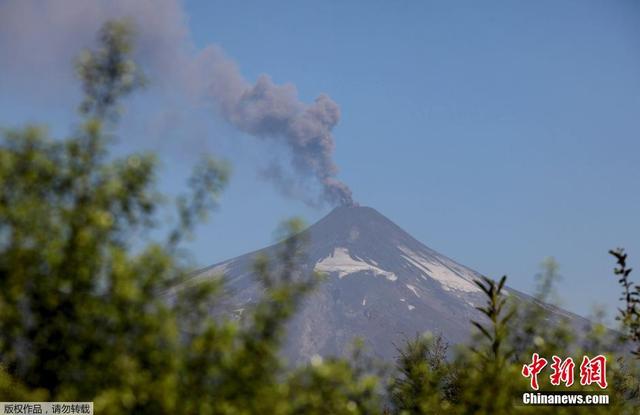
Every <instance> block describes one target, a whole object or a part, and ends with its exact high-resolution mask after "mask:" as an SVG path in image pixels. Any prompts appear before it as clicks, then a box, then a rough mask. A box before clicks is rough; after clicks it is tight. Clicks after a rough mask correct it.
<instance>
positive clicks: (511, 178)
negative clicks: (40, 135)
mask: <svg viewBox="0 0 640 415" xmlns="http://www.w3.org/2000/svg"><path fill="white" fill-rule="evenodd" d="M9 3H11V2H9ZM70 3H73V2H70ZM121 3H123V4H124V6H122V10H125V11H127V10H128V9H127V7H129V6H127V2H126V1H122V2H121ZM143 3H144V2H143ZM161 3H162V5H161V6H159V7H160V8H161V7H165V6H166V8H167V15H171V16H173V15H174V14H175V15H178V18H177V21H179V23H180V24H178V25H177V26H176V27H178V29H180V30H183V31H184V32H185V33H181V34H180V36H182V37H181V38H180V39H183V40H184V39H187V40H186V42H187V43H189V48H191V49H193V50H195V51H199V50H202V49H205V48H207V47H208V46H209V45H211V44H216V45H218V46H219V47H221V48H223V49H224V51H225V54H226V55H227V56H228V57H229V58H230V59H232V60H233V61H235V62H236V64H237V65H238V68H239V70H240V72H241V73H242V75H243V76H244V77H245V78H246V79H247V80H248V81H249V82H254V81H255V80H256V79H257V78H258V76H259V75H261V74H268V75H269V76H270V77H271V78H272V79H273V81H274V82H275V83H277V84H282V83H287V82H289V83H292V84H295V86H296V88H297V91H298V94H299V98H300V99H301V100H302V101H304V102H306V103H310V102H312V101H313V100H314V99H315V97H316V96H318V94H320V93H326V94H328V95H329V96H330V97H331V99H333V100H334V101H335V102H336V103H337V104H338V105H339V107H340V111H341V119H340V122H339V123H338V125H337V126H336V127H335V128H334V130H333V135H334V137H335V144H336V147H335V153H334V159H335V162H336V164H337V165H338V166H339V169H340V170H339V175H338V177H339V178H340V179H341V180H343V181H344V182H346V183H348V184H349V186H350V187H351V189H352V190H353V193H354V197H355V199H356V200H357V201H358V202H359V203H361V204H362V205H366V206H371V207H374V208H376V209H377V210H378V211H380V212H381V213H383V214H384V215H386V216H387V217H389V218H390V219H391V220H393V221H395V222H396V223H397V224H399V225H400V226H401V227H403V228H404V229H405V230H407V231H409V233H411V234H412V235H413V236H415V237H416V238H417V239H419V240H420V241H422V242H424V243H425V244H427V245H428V246H430V247H431V248H433V249H435V250H437V251H440V252H441V253H444V254H445V255H448V256H450V257H452V258H453V259H455V260H457V261H459V262H460V263H462V264H465V265H467V266H469V267H471V268H474V269H476V270H477V271H479V272H482V273H484V274H487V275H491V276H494V277H498V276H500V275H502V274H507V275H508V276H509V284H510V285H511V286H512V287H514V288H517V289H521V290H523V291H525V292H530V291H531V290H532V286H533V275H534V274H536V273H537V272H538V271H539V264H540V262H541V261H542V260H543V259H544V258H545V257H547V256H554V257H555V258H556V259H557V260H558V262H559V263H560V271H561V274H562V276H563V278H562V281H561V283H560V286H559V295H560V297H561V299H562V300H563V302H562V305H564V306H565V307H567V308H568V309H570V310H572V311H576V312H579V313H581V314H589V313H590V311H591V308H592V306H593V305H594V304H600V305H604V306H605V307H606V309H607V310H608V314H609V315H610V316H611V315H612V314H614V313H615V307H616V304H617V298H618V291H619V289H618V287H617V285H616V284H615V279H614V277H613V276H612V273H611V269H612V266H613V261H612V259H611V258H609V256H608V255H607V250H608V249H610V248H612V247H616V246H624V247H626V248H627V250H628V251H629V253H630V256H631V261H632V265H637V264H640V220H639V218H638V212H640V191H639V190H640V189H639V183H640V164H639V158H640V141H639V140H638V134H639V132H640V24H639V23H640V4H639V3H637V2H634V1H606V2H605V1H562V2H558V1H536V2H522V1H509V2H506V1H505V2H502V1H488V2H483V3H482V6H481V7H480V6H479V4H478V3H477V2H472V1H465V2H463V1H459V2H423V1H396V2H390V1H388V2H371V1H366V2H365V1H350V2H340V1H326V2H300V1H290V2H277V3H276V4H271V3H269V4H268V2H264V1H262V2H259V1H255V2H244V1H242V2H240V1H238V2H229V1H186V2H184V3H180V2H174V1H171V0H166V1H163V2H161ZM167 5H168V6H167ZM54 7H55V6H54ZM176 10H177V11H176ZM5 11H6V10H5ZM87 13H94V11H87ZM100 13H105V12H103V11H100ZM100 13H98V12H95V13H94V15H95V16H98V17H100V16H102V14H100ZM0 14H1V13H0ZM70 14H71V13H67V14H64V13H62V14H61V17H60V21H66V20H65V19H73V18H74V17H73V16H69V15H70ZM14 15H16V14H14ZM6 16H8V13H7V14H5V19H6V18H7V17H6ZM98 17H96V19H97V18H98ZM21 18H24V17H21ZM1 20H2V19H1V18H0V21H1ZM52 20H53V19H52ZM152 23H153V21H152ZM152 23H146V24H147V25H151V24H152ZM34 24H35V23H34ZM68 26H69V25H68V24H67V25H65V27H68ZM80 26H82V27H81V28H80V29H78V30H79V31H85V32H86V31H88V30H89V28H90V25H88V24H85V25H78V27H80ZM85 26H86V27H85ZM34 27H35V26H34ZM38 27H39V26H38ZM145 27H150V26H145ZM165 27H166V26H163V28H162V29H158V30H164V28H165ZM178 29H176V32H180V30H178ZM33 30H34V31H37V30H45V29H33ZM50 30H52V31H53V30H56V26H55V24H52V25H51V27H50ZM145 30H146V29H145ZM154 30H156V29H154ZM85 32H82V33H85ZM171 33H173V32H171ZM88 36H89V37H90V38H91V37H92V36H93V34H91V33H89V34H88ZM172 36H173V35H172ZM176 36H177V35H176ZM2 37H4V39H2ZM10 37H11V38H15V39H22V40H23V41H24V42H25V43H20V42H18V41H15V42H14V41H13V40H9V39H10ZM43 38H45V37H43ZM63 39H64V38H63ZM145 39H146V38H145ZM149 39H152V40H153V39H156V37H149ZM29 41H30V37H29V36H25V35H24V33H23V34H22V35H21V36H14V34H12V33H11V32H10V31H9V30H4V31H2V30H0V59H3V58H4V59H8V58H12V57H13V56H14V55H15V54H17V53H19V52H18V48H17V46H16V45H18V46H19V45H25V44H29V43H28V42H29ZM145 42H146V41H145ZM59 43H60V44H59V45H57V46H59V47H60V48H61V50H62V49H64V48H65V47H67V45H68V44H69V42H63V41H60V42H59ZM145 45H147V44H146V43H145ZM168 45H169V46H167V44H161V45H160V46H158V48H159V49H161V48H167V47H171V45H172V44H171V43H168ZM57 46H56V47H57ZM147 46H148V45H147ZM153 47H155V46H153ZM153 47H152V48H151V49H153ZM3 48H4V50H3ZM69 48H70V46H69ZM64 51H65V53H67V54H69V53H72V52H73V51H71V50H67V49H64ZM12 54H13V55H12ZM43 55H44V54H43ZM56 56H62V57H65V56H67V55H65V54H64V53H60V54H58V55H56ZM69 56H70V55H69ZM153 56H155V55H153ZM27 58H29V59H31V58H30V57H24V56H21V57H19V58H17V59H15V61H16V62H13V63H9V65H10V66H11V69H10V70H8V71H4V72H5V73H4V75H0V77H2V78H4V79H0V89H1V90H2V94H0V125H5V126H7V125H13V126H15V125H20V124H22V123H24V122H26V121H33V120H38V121H43V122H47V123H49V124H50V125H51V126H52V130H53V132H54V133H56V134H63V133H64V132H66V131H68V130H69V128H70V127H71V126H72V125H73V105H74V102H77V97H78V91H77V88H76V89H73V88H74V87H73V86H70V85H74V84H73V83H72V82H73V81H72V80H71V79H70V78H69V79H67V78H64V77H63V76H62V75H60V76H56V75H55V74H56V73H60V74H62V73H66V72H68V69H69V65H68V64H64V63H63V62H62V60H60V59H53V58H52V59H51V60H50V61H42V65H48V66H47V70H46V71H42V67H39V69H40V72H39V71H25V70H24V67H22V68H21V66H20V65H23V66H26V65H27V64H29V63H30V62H31V61H30V60H29V59H27ZM34 59H35V58H34ZM154 59H155V58H154ZM12 60H13V59H12ZM66 61H68V59H66ZM6 62H9V60H7V61H6ZM35 62H38V60H37V59H36V60H35ZM155 62H156V63H157V62H158V60H157V59H156V60H155ZM33 65H34V64H33V63H31V66H32V67H33ZM65 65H66V66H65ZM56 68H57V69H60V71H59V72H56V71H55V70H53V69H56ZM50 69H51V70H52V72H51V74H52V75H49V76H50V77H51V79H50V80H48V81H47V82H44V81H43V80H42V78H43V76H44V77H45V78H46V73H48V72H50ZM151 72H152V75H154V74H155V73H154V68H151ZM43 73H44V74H45V75H43ZM151 81H152V82H151V85H150V87H149V88H148V90H146V91H144V92H143V93H141V94H139V95H138V96H137V97H135V98H133V99H132V100H131V101H130V102H129V104H130V105H129V109H128V112H127V114H126V115H125V116H124V118H123V121H122V126H121V130H120V135H121V136H122V137H126V139H124V140H122V141H121V143H120V144H119V151H121V152H124V151H128V150H130V149H139V148H145V149H149V148H150V149H153V150H156V151H159V152H160V155H161V157H162V160H163V174H162V175H161V186H162V188H163V189H165V190H167V191H168V192H171V193H175V192H177V191H179V190H180V189H181V187H182V183H183V180H184V177H185V175H186V172H187V171H188V169H189V167H190V165H191V164H192V163H193V162H194V161H195V160H196V159H197V156H198V155H199V154H201V153H202V152H205V151H209V152H213V153H215V154H216V155H218V156H220V157H224V158H227V159H229V160H230V161H231V162H232V164H233V170H234V172H233V176H232V180H231V183H230V186H229V188H228V190H227V191H226V193H225V194H224V196H223V198H222V200H221V206H220V208H219V210H218V212H217V213H216V214H215V215H214V216H213V218H212V220H211V222H210V223H209V224H207V225H205V226H203V227H201V228H200V229H199V231H198V234H197V236H196V238H195V240H194V241H193V242H192V243H191V244H190V247H191V248H192V250H193V252H194V256H195V258H196V260H197V261H198V263H199V264H201V265H207V264H210V263H214V262H217V261H220V260H223V259H226V258H228V257H231V256H235V255H239V254H242V253H245V252H247V251H250V250H253V249H258V248H260V247H262V246H264V245H266V244H268V243H270V242H271V241H272V240H273V230H274V229H275V228H276V226H277V224H278V223H279V221H281V220H282V219H284V218H286V217H289V216H292V215H298V216H302V217H303V218H304V219H306V221H307V222H309V223H311V222H314V221H315V220H317V219H319V218H320V217H322V216H323V215H325V214H326V213H327V212H329V211H330V209H331V208H330V207H329V206H325V207H323V208H311V207H309V206H307V205H305V204H304V203H303V202H301V201H299V200H296V199H291V198H286V197H284V196H283V195H282V194H281V193H279V192H278V191H276V190H275V189H274V187H273V186H272V184H271V183H269V182H267V181H265V180H264V179H263V178H261V177H260V175H259V174H258V171H259V170H260V169H261V168H263V167H264V164H265V162H266V160H267V159H269V158H271V157H278V158H282V157H284V158H286V157H287V154H286V149H284V148H281V147H279V146H277V145H273V143H272V142H270V141H264V140H259V139H256V138H255V137H251V136H249V135H248V134H245V133H242V132H239V131H237V130H236V129H235V128H233V127H232V126H230V125H229V123H227V122H226V121H225V120H224V119H222V118H221V117H220V116H216V115H215V114H213V113H212V112H211V111H210V109H209V108H208V107H206V106H205V105H199V104H193V103H192V102H191V101H189V99H188V98H184V97H181V96H179V95H180V94H178V93H175V91H174V90H173V89H172V80H171V79H168V78H163V76H162V74H160V75H158V76H157V77H153V76H152V77H151ZM37 82H41V84H39V86H38V87H37V88H36V87H34V86H33V85H34V83H37ZM63 88H64V89H63ZM63 90H65V91H72V92H71V93H62V95H63V96H61V91H63ZM185 102H186V103H185ZM167 114H169V115H171V116H168V115H167ZM639 275H640V274H638V275H637V276H636V279H640V276H639Z"/></svg>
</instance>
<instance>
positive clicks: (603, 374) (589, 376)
mask: <svg viewBox="0 0 640 415" xmlns="http://www.w3.org/2000/svg"><path fill="white" fill-rule="evenodd" d="M592 383H595V384H597V385H598V386H600V387H601V388H602V389H605V388H606V387H607V359H606V358H605V357H604V356H603V355H598V356H596V357H594V358H593V359H589V357H587V356H584V357H583V358H582V363H581V364H580V384H581V385H584V386H586V385H591V384H592Z"/></svg>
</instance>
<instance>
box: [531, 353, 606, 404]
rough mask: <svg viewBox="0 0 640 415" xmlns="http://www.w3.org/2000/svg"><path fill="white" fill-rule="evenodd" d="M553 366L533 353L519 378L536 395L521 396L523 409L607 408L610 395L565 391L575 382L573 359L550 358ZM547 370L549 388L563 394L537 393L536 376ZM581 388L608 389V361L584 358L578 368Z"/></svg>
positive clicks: (597, 357)
mask: <svg viewBox="0 0 640 415" xmlns="http://www.w3.org/2000/svg"><path fill="white" fill-rule="evenodd" d="M551 361H552V363H551V364H550V365H549V362H548V361H547V359H545V358H544V357H540V355H539V354H538V353H533V355H532V356H531V363H529V364H524V365H523V366H522V376H524V377H525V378H528V379H529V382H530V387H531V389H532V390H533V391H536V392H530V391H529V392H525V393H523V394H522V403H523V404H524V405H607V404H609V395H607V394H598V393H594V392H593V391H589V392H587V391H582V390H581V391H576V390H568V389H569V388H571V387H572V386H573V385H574V383H575V382H576V379H575V375H576V364H575V362H574V361H573V358H571V357H568V358H566V359H562V358H560V357H558V356H555V355H554V356H552V357H551ZM547 366H549V369H551V370H550V374H549V384H550V385H551V386H553V387H557V386H561V387H564V388H565V390H557V391H539V389H540V384H539V381H538V376H540V375H542V373H543V371H544V369H545V368H546V367H547ZM578 372H579V376H580V385H582V386H583V387H591V388H592V389H594V388H595V387H597V388H599V389H600V390H605V389H606V388H607V386H608V385H607V358H606V357H605V356H603V355H598V356H595V357H593V358H590V357H589V356H583V357H582V361H581V363H580V367H579V370H578Z"/></svg>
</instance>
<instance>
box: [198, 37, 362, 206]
mask: <svg viewBox="0 0 640 415" xmlns="http://www.w3.org/2000/svg"><path fill="white" fill-rule="evenodd" d="M200 62H201V66H200V68H201V70H202V69H203V70H204V73H201V74H200V78H201V79H203V80H204V82H206V96H207V98H209V99H210V100H211V101H212V102H213V104H214V106H215V108H216V110H217V111H218V113H219V114H220V115H222V117H223V118H224V119H225V120H227V121H228V122H229V123H230V124H232V125H233V126H234V127H236V128H237V129H239V130H240V131H243V132H245V133H247V134H250V135H252V136H255V137H258V138H261V139H267V140H271V141H273V142H274V143H276V144H280V145H283V146H285V147H286V148H287V149H288V150H289V152H290V155H291V164H292V167H293V169H294V171H295V172H296V173H297V174H298V175H299V176H301V177H304V178H305V179H307V178H312V179H314V180H315V181H316V182H317V183H318V184H319V185H320V187H321V200H322V201H325V202H328V203H330V204H332V205H336V204H340V205H351V204H353V199H352V196H351V190H350V189H349V187H348V186H347V185H346V184H345V183H343V182H341V181H340V180H338V179H337V178H336V177H335V176H336V174H337V171H338V169H337V166H336V164H335V162H334V161H333V151H334V149H335V140H334V137H333V134H332V130H333V128H334V127H335V125H336V124H337V123H338V121H339V120H340V108H339V107H338V105H337V104H336V103H335V101H333V100H332V99H331V98H330V97H329V96H327V95H325V94H320V95H319V96H318V97H317V98H316V99H315V101H314V102H313V103H310V104H306V103H304V102H302V101H300V99H299V98H298V93H297V90H296V87H295V86H294V85H292V84H283V85H277V84H275V83H274V82H273V81H272V80H271V78H270V77H269V76H267V75H261V76H260V77H259V78H258V80H257V81H256V82H255V84H251V83H249V82H248V81H247V80H245V79H244V78H243V77H242V75H241V74H240V72H239V70H238V68H237V66H236V65H235V64H234V63H233V62H232V61H230V60H229V59H228V58H227V57H226V56H224V54H223V53H222V51H221V50H220V49H219V48H209V49H207V50H206V51H205V52H204V53H203V54H202V55H201V57H200ZM202 62H206V63H202ZM207 77H208V80H206V79H207ZM266 177H270V178H271V179H273V180H275V181H276V183H277V184H279V185H280V186H282V187H285V188H287V187H289V186H290V184H291V182H292V180H291V179H287V178H286V176H285V175H283V174H282V172H281V170H279V173H278V174H269V175H266ZM293 181H295V180H293Z"/></svg>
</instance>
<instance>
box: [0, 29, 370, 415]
mask: <svg viewBox="0 0 640 415" xmlns="http://www.w3.org/2000/svg"><path fill="white" fill-rule="evenodd" d="M98 40H99V47H98V49H96V50H94V51H87V52H85V53H84V54H83V55H82V56H81V58H80V60H79V63H78V74H79V76H80V79H81V81H82V85H83V91H84V93H85V97H84V100H83V102H82V104H81V106H80V116H81V119H80V125H79V127H78V128H77V130H76V131H75V132H74V133H73V134H72V136H71V137H69V138H66V139H51V138H49V137H48V135H47V133H46V131H45V129H44V128H41V127H36V126H28V127H25V128H23V129H16V130H11V131H8V132H6V133H5V134H4V136H3V138H2V142H1V146H0V398H1V399H2V400H32V399H33V400H58V401H63V400H66V401H94V402H95V409H96V413H101V414H123V413H135V414H165V413H166V414H169V413H176V412H177V413H182V414H253V413H269V414H287V413H296V411H295V405H292V404H291V403H290V401H291V399H290V398H291V393H292V391H293V390H295V391H296V396H297V399H303V400H304V401H314V400H315V401H317V402H319V403H318V405H319V406H318V408H319V412H322V408H324V407H323V405H324V401H323V400H322V399H320V398H319V397H321V396H324V395H323V392H321V391H322V390H326V389H327V388H328V387H329V386H328V385H332V386H331V387H332V388H334V386H335V388H334V389H332V390H333V392H332V393H333V397H332V399H331V408H338V407H340V408H343V409H344V412H345V413H347V412H348V413H362V411H364V410H365V409H363V408H370V407H372V406H374V405H373V404H372V402H374V401H375V393H373V391H374V390H375V380H371V379H369V380H367V381H366V382H364V381H363V376H361V375H360V374H357V372H356V371H355V370H354V369H353V368H351V366H350V365H349V364H348V363H347V362H344V361H336V362H332V363H326V364H325V363H323V364H321V365H319V366H317V367H314V368H313V370H312V371H311V372H299V373H290V372H289V371H288V370H287V369H286V366H285V365H283V363H282V362H281V361H280V358H279V357H278V350H279V347H280V344H281V342H282V338H283V333H284V327H285V324H286V322H287V321H288V319H289V317H290V316H291V315H292V314H293V313H294V312H295V310H296V306H297V304H298V303H299V301H300V300H301V299H302V298H303V297H304V295H306V294H307V293H308V292H309V291H310V290H311V289H312V288H313V286H314V285H315V283H316V280H317V277H316V276H315V275H313V274H312V275H304V273H302V271H301V270H300V267H299V264H300V260H301V258H302V257H303V255H304V250H303V247H304V243H303V241H302V240H301V237H300V235H298V232H299V230H300V229H299V224H298V223H297V222H290V223H288V224H287V225H286V226H285V231H286V234H287V238H286V243H285V249H284V251H283V252H282V253H281V255H280V256H279V257H278V258H264V259H261V260H260V261H259V262H258V263H257V264H256V273H257V275H258V276H259V278H260V279H261V281H262V282H263V284H264V286H265V295H264V297H263V298H262V299H261V300H260V301H259V302H258V303H257V304H256V305H255V307H254V308H253V309H252V310H249V311H248V315H249V317H248V319H247V324H243V325H240V324H239V323H237V322H234V321H231V320H228V319H224V318H214V317H213V316H212V314H211V312H210V311H211V309H212V307H214V306H215V305H216V302H217V300H218V296H217V292H218V291H219V289H220V285H221V282H220V280H219V279H211V280H200V279H190V267H189V266H188V263H186V261H185V260H184V257H183V256H182V255H181V254H180V251H179V249H178V248H179V247H180V244H181V242H182V241H183V240H184V238H185V237H186V236H188V235H189V233H190V232H191V231H192V230H193V229H194V227H195V226H197V224H198V222H199V221H200V220H201V219H203V218H205V217H206V214H207V212H209V211H211V209H212V208H213V207H215V205H216V200H217V196H218V195H219V193H220V192H221V191H222V189H223V188H224V186H225V184H226V182H227V180H228V167H227V166H226V164H225V163H223V162H220V161H216V160H214V159H212V158H207V159H205V160H203V161H202V162H201V163H200V164H198V165H197V166H196V168H195V169H194V173H193V175H192V177H191V178H190V179H189V181H188V187H189V189H190V193H189V194H187V195H182V196H180V197H178V199H177V201H176V203H177V211H178V215H177V217H178V220H177V223H176V226H175V229H173V230H172V231H171V232H169V234H168V236H167V239H166V241H160V242H158V241H153V240H149V239H148V238H146V237H144V235H145V234H148V231H150V230H153V229H156V228H157V221H156V214H157V211H158V209H159V207H160V206H161V202H162V200H163V199H162V195H160V194H159V193H158V192H157V191H156V190H155V187H154V183H155V177H156V170H157V169H156V158H155V156H154V155H153V154H131V155H129V156H128V157H125V158H114V157H113V156H111V155H110V153H109V150H110V148H111V145H112V143H113V139H112V136H113V134H114V132H115V127H116V125H117V124H116V123H117V120H118V115H119V112H120V107H119V105H120V103H121V101H122V99H123V98H125V97H126V96H127V95H129V94H130V93H132V92H133V91H135V90H136V89H137V88H139V87H140V86H141V85H142V84H143V79H144V77H143V76H142V74H141V72H140V70H139V69H138V67H137V66H136V65H135V63H134V62H133V61H132V60H131V58H130V56H131V52H132V48H133V43H132V41H133V30H132V27H131V26H130V25H129V24H127V23H126V22H122V21H112V22H108V23H106V24H105V25H104V26H103V28H102V29H101V30H100V32H99V38H98ZM309 370H310V369H309ZM318 373H321V374H322V376H320V377H317V376H316V377H315V378H313V382H309V381H307V382H299V381H300V380H301V379H307V378H309V376H310V375H311V374H318ZM334 375H335V376H334ZM325 383H326V385H325ZM322 385H324V386H322ZM335 413H339V412H335Z"/></svg>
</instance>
